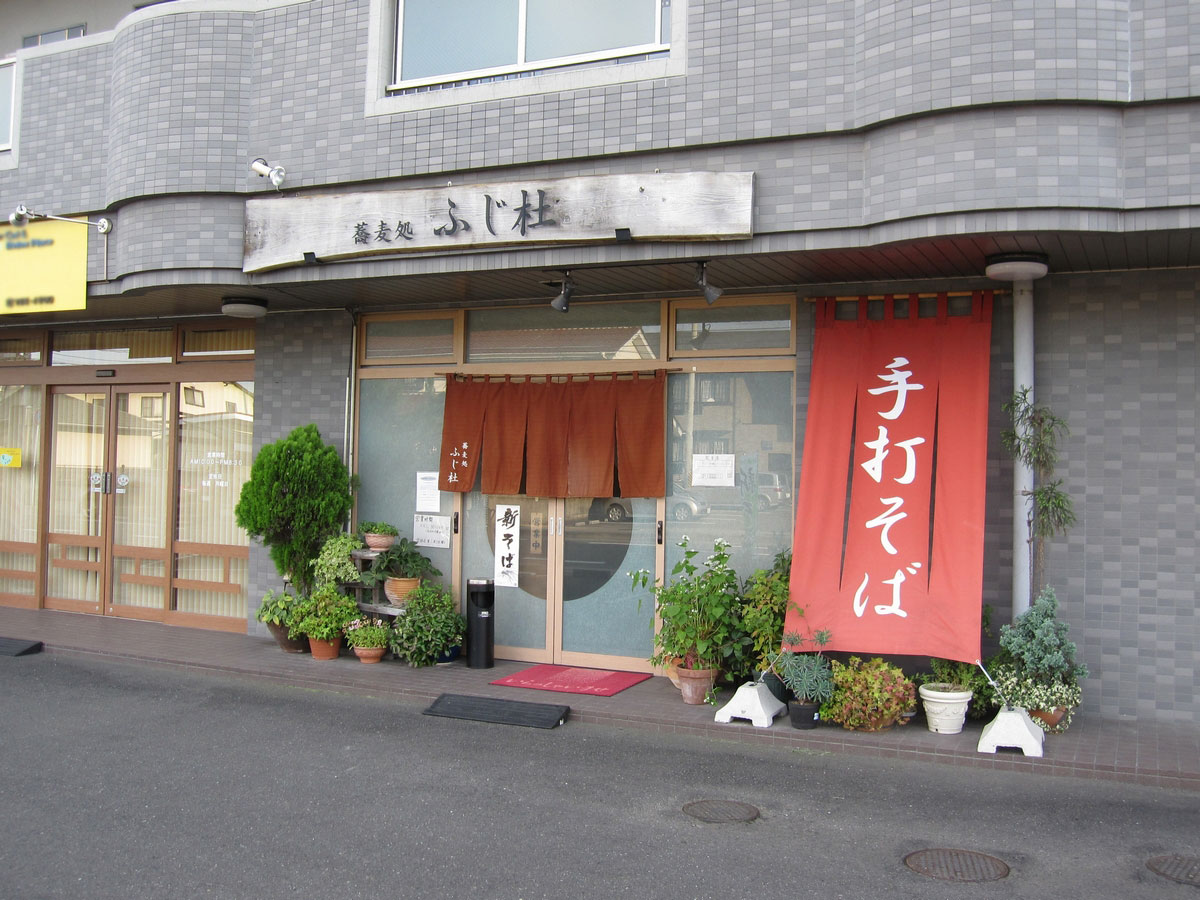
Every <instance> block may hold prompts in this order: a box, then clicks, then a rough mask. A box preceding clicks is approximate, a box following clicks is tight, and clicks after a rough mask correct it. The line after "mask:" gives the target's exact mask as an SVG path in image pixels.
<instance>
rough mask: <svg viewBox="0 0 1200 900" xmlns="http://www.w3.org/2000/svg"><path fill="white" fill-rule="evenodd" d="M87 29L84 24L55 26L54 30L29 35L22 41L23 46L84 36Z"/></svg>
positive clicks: (34, 45) (52, 42)
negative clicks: (63, 26) (64, 26)
mask: <svg viewBox="0 0 1200 900" xmlns="http://www.w3.org/2000/svg"><path fill="white" fill-rule="evenodd" d="M86 30H87V28H86V26H84V25H70V26H68V27H66V28H55V29H54V30H53V31H43V32H42V33H41V34H31V35H28V36H27V37H26V38H25V39H24V40H23V41H21V46H22V47H41V46H42V45H43V44H55V43H58V42H59V41H65V40H68V39H69V38H77V37H83V35H84V32H85V31H86Z"/></svg>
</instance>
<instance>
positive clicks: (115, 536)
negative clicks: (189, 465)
mask: <svg viewBox="0 0 1200 900" xmlns="http://www.w3.org/2000/svg"><path fill="white" fill-rule="evenodd" d="M170 422H171V402H170V392H169V391H168V390H167V388H165V387H157V386H155V387H142V388H138V389H137V390H129V391H122V390H104V391H97V390H94V389H86V390H79V391H76V390H72V389H69V388H68V389H56V390H55V392H54V394H53V397H52V402H51V424H50V427H51V466H50V492H49V506H50V510H49V512H50V517H49V533H48V535H47V540H46V544H47V577H46V606H47V607H50V608H55V609H67V610H74V611H77V612H102V613H106V614H110V615H124V616H133V617H137V618H162V614H163V611H164V610H165V609H166V600H167V588H168V585H169V578H168V563H169V558H168V543H167V536H168V533H169V525H168V523H169V521H170V518H169V509H170V471H171V468H170V462H171V455H170V449H171V436H170Z"/></svg>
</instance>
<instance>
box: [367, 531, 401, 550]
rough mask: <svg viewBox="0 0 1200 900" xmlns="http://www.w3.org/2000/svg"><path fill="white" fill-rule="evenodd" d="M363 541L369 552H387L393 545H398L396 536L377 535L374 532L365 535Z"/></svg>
mask: <svg viewBox="0 0 1200 900" xmlns="http://www.w3.org/2000/svg"><path fill="white" fill-rule="evenodd" d="M363 541H364V542H365V543H366V545H367V549H368V550H386V549H387V548H388V547H390V546H392V544H394V543H396V536H395V535H394V534H376V533H375V532H373V531H368V532H367V533H366V534H364V535H363Z"/></svg>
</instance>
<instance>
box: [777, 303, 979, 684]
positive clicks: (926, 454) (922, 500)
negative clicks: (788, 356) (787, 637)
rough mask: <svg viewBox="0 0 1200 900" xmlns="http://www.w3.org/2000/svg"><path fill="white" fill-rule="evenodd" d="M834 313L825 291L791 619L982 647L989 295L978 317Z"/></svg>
mask: <svg viewBox="0 0 1200 900" xmlns="http://www.w3.org/2000/svg"><path fill="white" fill-rule="evenodd" d="M938 302H939V309H938V315H937V316H931V317H928V318H918V317H917V316H916V312H917V308H918V301H917V298H916V297H912V298H910V300H909V307H910V315H909V317H907V318H903V319H896V318H894V317H893V315H892V313H893V301H892V300H891V298H888V299H887V300H886V301H885V310H886V312H885V315H884V317H883V318H882V319H880V320H868V319H867V318H866V315H865V305H864V304H865V301H859V303H860V315H859V318H858V320H857V321H843V320H835V319H834V317H833V314H832V313H833V305H834V304H833V302H832V301H820V302H819V308H818V322H817V336H816V341H815V344H814V353H813V373H812V381H811V385H810V401H809V414H808V419H807V423H806V426H805V436H806V439H805V446H804V458H803V463H802V466H801V472H800V488H799V491H798V497H797V512H796V531H795V540H794V549H793V561H792V579H791V595H792V599H793V600H794V601H796V602H797V603H798V604H799V605H800V606H801V607H803V608H805V610H806V612H805V615H804V619H803V621H801V620H800V619H799V616H797V615H796V614H795V613H794V612H793V611H790V610H789V614H788V623H787V624H786V625H785V630H787V631H794V632H798V633H801V634H807V633H808V632H807V630H806V628H808V627H811V628H814V629H815V628H828V629H829V630H830V631H831V632H832V635H833V637H832V641H831V643H830V644H829V645H828V646H829V649H833V650H846V651H852V652H861V653H899V654H920V655H926V656H940V657H945V658H948V659H959V660H965V661H974V660H976V659H978V658H979V625H980V618H979V617H980V610H981V607H982V576H983V572H982V569H983V515H984V489H985V480H986V461H987V400H988V397H987V394H988V365H989V359H990V342H991V295H990V293H986V292H977V293H976V294H975V295H974V297H973V304H972V308H973V312H972V314H971V315H963V316H949V315H947V311H946V305H947V297H946V295H941V296H940V297H939V298H938Z"/></svg>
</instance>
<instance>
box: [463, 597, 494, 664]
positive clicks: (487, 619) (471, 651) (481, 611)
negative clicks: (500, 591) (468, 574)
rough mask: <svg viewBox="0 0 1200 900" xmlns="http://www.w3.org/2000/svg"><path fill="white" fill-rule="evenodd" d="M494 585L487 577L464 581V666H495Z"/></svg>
mask: <svg viewBox="0 0 1200 900" xmlns="http://www.w3.org/2000/svg"><path fill="white" fill-rule="evenodd" d="M495 607H496V584H495V582H494V581H492V580H491V579H490V578H472V579H471V580H469V581H468V582H467V668H469V669H490V668H491V667H492V666H493V665H495V662H496V660H495V649H496V624H495V619H493V618H492V614H493V612H494V611H495Z"/></svg>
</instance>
